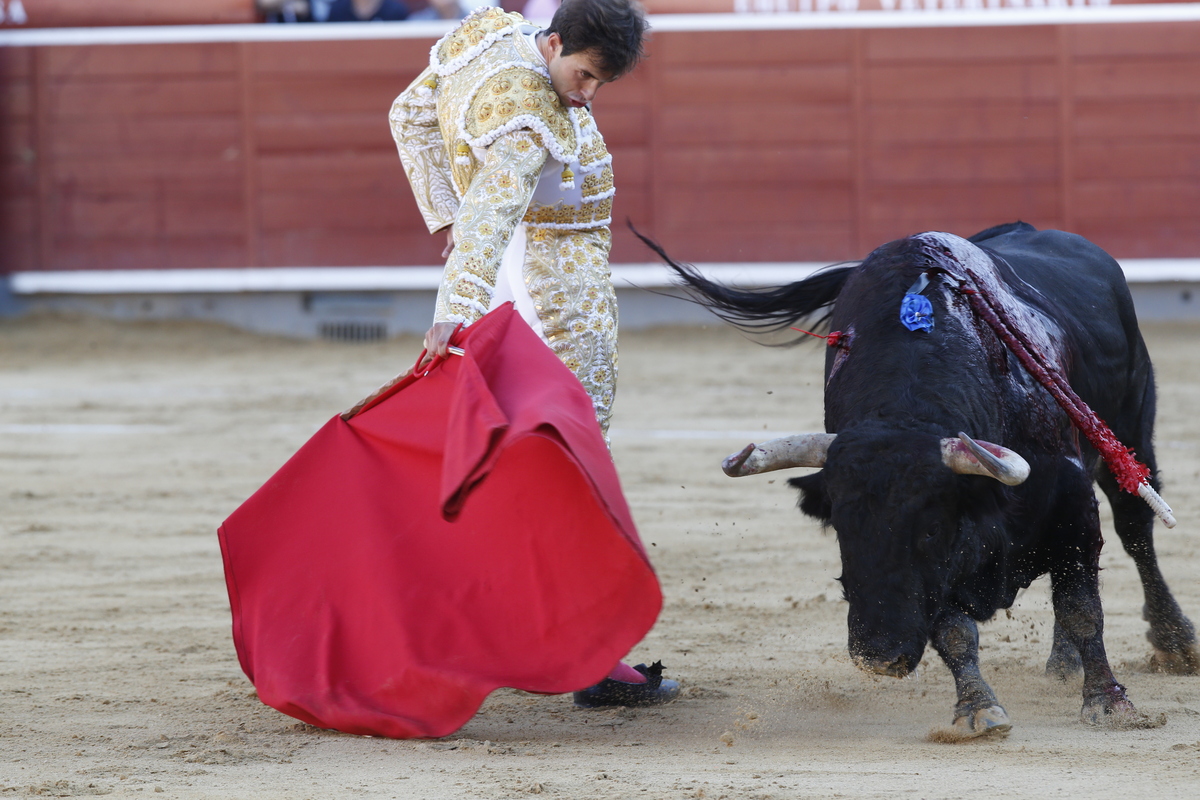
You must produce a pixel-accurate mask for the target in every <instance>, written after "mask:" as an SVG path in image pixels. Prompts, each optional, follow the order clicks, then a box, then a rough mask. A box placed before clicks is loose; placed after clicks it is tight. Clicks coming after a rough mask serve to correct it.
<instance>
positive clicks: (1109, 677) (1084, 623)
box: [1050, 559, 1166, 728]
mask: <svg viewBox="0 0 1200 800" xmlns="http://www.w3.org/2000/svg"><path fill="white" fill-rule="evenodd" d="M1089 560H1090V559H1089ZM1097 560H1098V559H1097ZM1098 572H1099V570H1098V569H1097V567H1096V566H1095V565H1092V564H1084V563H1080V562H1079V561H1074V562H1073V563H1072V562H1067V563H1064V564H1060V565H1059V566H1058V567H1057V568H1056V569H1055V570H1053V571H1052V572H1051V575H1050V580H1051V592H1052V597H1053V603H1054V621H1055V626H1056V628H1057V629H1059V630H1061V631H1062V634H1063V636H1064V637H1065V638H1066V639H1067V640H1068V641H1069V642H1070V643H1071V644H1072V645H1074V646H1075V649H1076V650H1078V651H1079V658H1080V660H1081V661H1082V663H1083V709H1082V711H1081V712H1080V717H1081V718H1082V719H1083V721H1084V722H1086V723H1089V724H1091V725H1105V726H1108V727H1113V728H1156V727H1158V726H1160V725H1163V724H1164V723H1165V722H1166V719H1165V717H1163V716H1161V715H1160V716H1159V717H1158V718H1150V717H1148V716H1146V715H1145V714H1143V713H1141V712H1140V711H1138V710H1137V708H1136V707H1135V706H1134V705H1133V702H1132V701H1131V700H1130V699H1129V697H1128V696H1127V695H1126V694H1125V687H1124V686H1122V685H1121V684H1120V683H1118V682H1117V679H1116V677H1115V676H1114V675H1113V672H1112V668H1111V667H1110V666H1109V664H1108V654H1107V653H1106V652H1105V649H1104V612H1103V610H1102V609H1101V606H1100V592H1099V580H1098Z"/></svg>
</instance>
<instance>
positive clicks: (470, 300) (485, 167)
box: [434, 130, 546, 325]
mask: <svg viewBox="0 0 1200 800" xmlns="http://www.w3.org/2000/svg"><path fill="white" fill-rule="evenodd" d="M522 142H524V144H522ZM531 142H532V143H533V144H536V143H537V137H536V136H535V135H534V134H533V133H532V132H531V131H527V130H519V131H514V132H513V133H509V134H506V135H504V136H501V137H500V138H499V139H497V140H496V141H495V142H493V143H492V145H491V147H489V148H488V149H487V157H486V158H485V159H484V162H483V164H482V165H481V166H480V167H479V169H478V170H477V171H476V172H475V175H474V177H473V178H472V181H471V186H470V190H469V191H468V192H467V193H466V195H465V196H464V197H463V201H462V206H461V207H460V208H459V210H458V218H457V219H456V220H455V221H454V241H455V247H454V250H453V252H451V253H450V258H449V260H448V261H447V262H446V271H445V273H444V274H443V276H442V285H441V288H440V289H439V290H438V299H437V311H436V313H435V315H434V319H435V320H436V321H439V322H440V321H450V322H465V323H466V324H468V325H469V324H471V323H472V322H474V321H475V320H477V319H479V318H480V317H482V316H483V315H484V314H485V313H486V312H487V309H488V305H489V304H490V302H491V299H492V288H493V287H495V285H496V274H497V272H498V271H499V269H500V257H501V255H502V254H503V252H504V247H505V246H506V245H507V243H508V241H509V240H510V239H511V238H512V233H513V229H514V228H515V227H516V226H517V222H518V220H519V219H520V218H521V215H522V214H523V213H524V211H525V207H526V206H527V205H529V198H530V197H531V196H532V195H533V188H534V186H536V185H537V180H538V177H539V176H540V175H541V171H542V165H543V164H544V163H545V162H546V151H545V149H543V148H541V147H536V146H530V143H531Z"/></svg>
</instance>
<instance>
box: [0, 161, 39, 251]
mask: <svg viewBox="0 0 1200 800" xmlns="http://www.w3.org/2000/svg"><path fill="white" fill-rule="evenodd" d="M0 187H4V189H5V191H4V193H3V194H0V273H3V272H16V271H21V270H31V269H37V248H38V241H37V236H35V235H32V232H33V231H36V230H37V209H38V198H37V194H36V191H24V192H21V193H20V194H16V193H12V192H9V191H8V187H7V184H6V183H3V182H0ZM34 188H35V189H36V186H35V187H34Z"/></svg>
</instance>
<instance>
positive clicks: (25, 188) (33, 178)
mask: <svg viewBox="0 0 1200 800" xmlns="http://www.w3.org/2000/svg"><path fill="white" fill-rule="evenodd" d="M37 188H38V172H37V167H36V165H35V164H34V162H33V160H32V159H29V160H18V159H14V160H11V161H0V197H4V198H14V197H22V198H27V197H32V196H34V195H36V194H37Z"/></svg>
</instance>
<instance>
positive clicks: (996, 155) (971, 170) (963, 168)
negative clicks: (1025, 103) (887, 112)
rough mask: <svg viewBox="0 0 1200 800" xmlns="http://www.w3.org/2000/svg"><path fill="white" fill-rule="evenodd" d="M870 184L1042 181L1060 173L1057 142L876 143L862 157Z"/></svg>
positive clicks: (1047, 180) (1055, 178) (1053, 178)
mask: <svg viewBox="0 0 1200 800" xmlns="http://www.w3.org/2000/svg"><path fill="white" fill-rule="evenodd" d="M864 162H865V164H864V166H865V169H866V175H867V179H868V180H869V181H871V182H872V183H892V182H903V183H914V184H919V183H945V182H952V181H959V182H975V181H1006V180H1007V181H1041V182H1045V183H1050V182H1053V181H1055V180H1057V178H1058V174H1059V169H1060V167H1061V164H1060V163H1059V162H1060V158H1059V151H1058V146H1057V143H1056V142H1052V141H1040V142H1031V143H1029V144H985V143H977V142H956V143H948V144H936V145H924V144H904V145H893V144H875V145H873V146H871V147H869V148H868V149H867V152H866V154H865V157H864Z"/></svg>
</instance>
